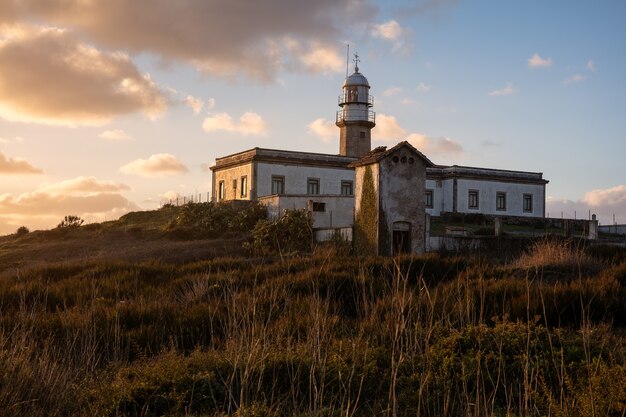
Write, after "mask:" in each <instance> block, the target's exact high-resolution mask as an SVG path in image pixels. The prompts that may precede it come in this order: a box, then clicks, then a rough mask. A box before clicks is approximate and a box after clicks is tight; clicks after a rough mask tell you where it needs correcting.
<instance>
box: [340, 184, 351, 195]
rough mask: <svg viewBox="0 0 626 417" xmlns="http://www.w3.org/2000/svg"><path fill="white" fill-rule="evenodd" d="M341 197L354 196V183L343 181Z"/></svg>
mask: <svg viewBox="0 0 626 417" xmlns="http://www.w3.org/2000/svg"><path fill="white" fill-rule="evenodd" d="M341 195H352V181H341Z"/></svg>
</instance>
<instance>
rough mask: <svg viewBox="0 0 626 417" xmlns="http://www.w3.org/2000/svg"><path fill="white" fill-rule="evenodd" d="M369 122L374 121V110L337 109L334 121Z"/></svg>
mask: <svg viewBox="0 0 626 417" xmlns="http://www.w3.org/2000/svg"><path fill="white" fill-rule="evenodd" d="M358 121H364V122H371V123H376V113H375V112H374V110H359V109H357V110H354V109H350V110H339V111H338V112H337V114H336V117H335V122H336V123H339V122H358Z"/></svg>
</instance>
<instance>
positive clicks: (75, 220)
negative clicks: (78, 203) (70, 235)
mask: <svg viewBox="0 0 626 417" xmlns="http://www.w3.org/2000/svg"><path fill="white" fill-rule="evenodd" d="M84 222H85V221H84V220H83V219H81V218H80V217H78V216H72V215H70V216H65V218H64V219H63V221H62V222H61V223H59V224H58V225H57V228H59V229H62V228H65V227H80V226H81V225H82V224H83V223H84Z"/></svg>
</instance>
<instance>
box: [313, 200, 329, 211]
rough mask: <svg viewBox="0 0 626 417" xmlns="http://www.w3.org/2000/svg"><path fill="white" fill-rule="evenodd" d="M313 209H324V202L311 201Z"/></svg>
mask: <svg viewBox="0 0 626 417" xmlns="http://www.w3.org/2000/svg"><path fill="white" fill-rule="evenodd" d="M313 211H326V203H318V202H316V201H314V202H313Z"/></svg>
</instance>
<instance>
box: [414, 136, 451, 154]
mask: <svg viewBox="0 0 626 417" xmlns="http://www.w3.org/2000/svg"><path fill="white" fill-rule="evenodd" d="M406 140H407V141H408V142H409V143H410V144H411V145H413V146H415V148H417V149H419V150H420V151H421V152H423V153H425V154H426V155H430V154H433V155H434V154H447V155H459V154H461V153H463V147H462V146H461V145H460V144H459V143H458V142H456V141H454V140H453V139H450V138H447V137H437V138H433V137H428V136H426V135H422V134H421V133H412V134H410V135H409V136H408V137H407V139H406Z"/></svg>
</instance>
